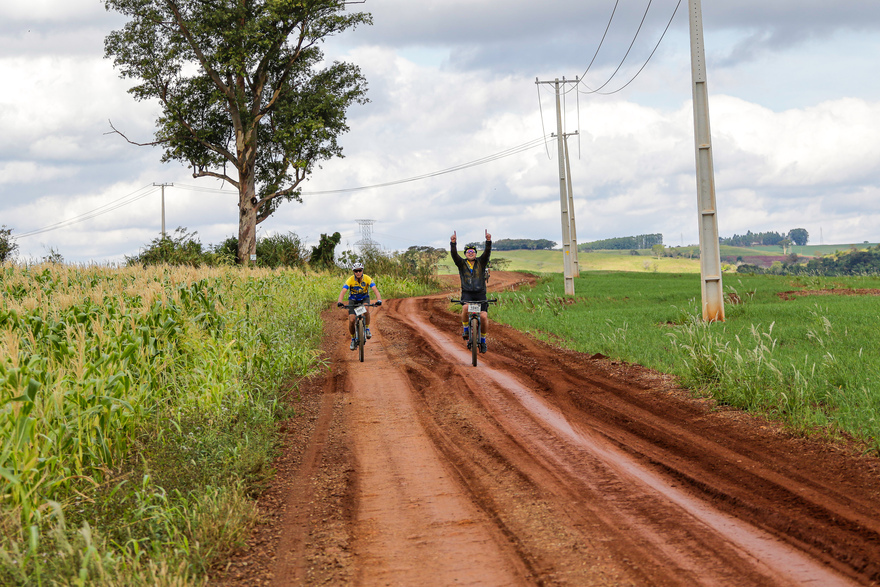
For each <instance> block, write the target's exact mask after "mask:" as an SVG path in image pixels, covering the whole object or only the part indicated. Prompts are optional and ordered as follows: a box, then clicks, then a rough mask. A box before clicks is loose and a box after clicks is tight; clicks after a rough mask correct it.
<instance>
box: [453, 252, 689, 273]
mask: <svg viewBox="0 0 880 587" xmlns="http://www.w3.org/2000/svg"><path fill="white" fill-rule="evenodd" d="M492 259H494V260H499V259H504V260H506V261H509V264H508V265H507V266H506V267H505V270H507V271H528V272H532V273H562V251H547V250H544V251H528V250H515V251H493V252H492ZM578 262H579V264H580V267H581V271H641V272H656V271H659V272H667V273H668V272H681V273H699V272H700V261H699V260H698V259H687V258H683V257H661V258H659V259H657V258H656V257H654V256H652V255H651V251H649V250H642V251H639V254H638V255H632V254H631V253H630V252H629V251H594V252H591V253H584V252H581V253H579V255H578ZM439 270H440V273H441V274H454V273H456V270H455V265H454V264H453V263H452V259H451V258H450V256H449V255H448V254H447V255H446V257H445V258H444V259H441V260H440V265H439Z"/></svg>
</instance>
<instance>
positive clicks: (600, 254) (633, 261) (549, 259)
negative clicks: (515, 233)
mask: <svg viewBox="0 0 880 587" xmlns="http://www.w3.org/2000/svg"><path fill="white" fill-rule="evenodd" d="M869 246H876V245H874V244H868V243H865V244H855V245H807V246H804V247H792V248H791V251H792V252H794V253H797V254H798V255H801V256H807V257H814V256H818V255H825V254H828V253H833V252H835V251H845V250H847V249H849V248H851V247H857V248H860V249H863V248H867V247H869ZM669 249H673V250H677V251H680V252H681V253H683V254H693V253H696V252H698V251H699V247H697V246H687V247H669ZM638 253H639V254H638V255H633V254H631V253H630V251H628V250H615V251H592V252H589V253H585V252H580V253H579V255H578V262H579V264H580V268H581V271H638V272H643V273H699V272H700V261H699V259H690V258H686V257H661V258H659V259H658V258H656V257H654V256H653V255H652V254H651V251H650V250H649V249H643V250H639V251H638ZM720 253H721V257H722V258H727V257H750V256H767V255H771V256H778V257H779V260H780V261H782V260H783V259H785V257H786V255H784V254H783V253H782V249H781V248H780V247H765V246H755V247H749V248H746V247H729V246H727V245H722V246H721V249H720ZM492 258H493V259H505V260H507V261H509V264H508V265H507V267H506V269H507V270H509V271H530V272H533V273H562V251H560V250H552V251H546V250H544V251H529V250H515V251H493V252H492ZM723 265H724V268H725V269H724V270H725V271H729V272H731V273H734V272H735V271H734V268H733V267H732V266H731V265H727V264H723ZM439 271H440V273H441V274H445V275H448V274H453V273H455V266H454V265H453V263H452V259H451V258H450V256H449V255H448V254H447V255H446V257H445V258H444V259H441V261H440V265H439Z"/></svg>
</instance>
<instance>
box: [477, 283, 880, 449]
mask: <svg viewBox="0 0 880 587" xmlns="http://www.w3.org/2000/svg"><path fill="white" fill-rule="evenodd" d="M725 289H726V294H727V295H726V299H727V303H726V305H725V310H726V316H727V321H726V322H724V323H719V322H716V323H711V324H709V323H705V322H703V320H702V317H701V310H700V307H699V304H698V299H699V296H700V280H699V275H687V274H684V275H682V274H663V273H623V272H619V273H604V272H582V273H581V277H580V278H577V279H575V291H576V292H578V295H577V296H576V297H575V298H572V299H565V298H563V297H562V296H561V295H560V294H559V292H562V291H563V290H564V286H563V283H562V276H561V275H550V276H546V277H545V278H544V281H543V282H541V283H540V284H539V285H538V286H536V287H535V288H533V289H531V290H529V291H520V292H510V293H508V292H505V293H500V294H499V297H500V298H501V299H502V302H503V303H501V304H498V306H497V307H496V308H494V309H493V318H494V319H496V320H499V321H501V322H504V323H506V324H509V325H511V326H513V327H515V328H518V329H522V330H526V331H529V332H532V333H534V334H536V335H537V336H539V337H542V338H546V339H548V340H552V341H554V342H555V343H558V342H559V341H563V344H565V345H566V346H569V347H571V348H573V349H575V350H579V351H581V352H585V353H589V354H594V353H601V354H603V355H606V356H609V357H613V358H615V359H620V360H626V361H631V362H635V363H639V364H642V365H645V366H647V367H650V368H654V369H657V370H659V371H663V372H666V373H672V374H675V375H678V376H680V377H681V379H682V382H683V383H685V384H686V385H687V386H689V387H690V388H692V389H693V390H694V391H695V392H696V393H699V394H705V395H709V396H711V397H713V398H715V399H716V400H717V401H719V402H721V403H724V404H729V405H733V406H736V407H740V408H743V409H747V410H754V411H758V412H761V413H764V414H767V415H768V416H770V417H773V418H777V419H779V420H781V421H783V422H785V423H787V424H788V425H789V426H791V427H792V428H793V429H795V430H799V431H803V432H811V431H819V432H820V433H823V434H831V435H833V434H836V433H844V434H848V435H851V436H852V437H855V438H857V439H860V440H861V441H863V442H864V443H865V445H866V446H867V447H868V448H869V449H871V450H873V451H875V452H880V389H878V387H877V384H876V382H877V381H878V380H880V356H878V355H877V353H876V352H873V350H874V349H875V348H876V332H877V331H878V329H880V314H878V313H877V310H876V304H877V301H876V300H877V298H876V296H872V295H823V296H821V297H817V296H810V295H805V296H792V295H790V294H788V295H785V296H782V295H780V294H782V293H784V292H790V291H792V290H794V291H798V290H810V291H815V290H826V291H828V290H832V291H833V290H843V291H842V292H841V293H844V294H846V293H854V292H853V291H852V290H862V289H867V290H872V289H880V277H878V276H877V275H876V274H874V275H872V276H862V277H835V278H827V277H822V276H817V275H804V276H795V277H785V276H773V275H760V276H759V275H738V276H737V278H736V282H735V284H734V286H733V287H732V286H731V285H730V284H728V285H727V286H726V288H725Z"/></svg>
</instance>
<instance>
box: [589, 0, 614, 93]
mask: <svg viewBox="0 0 880 587" xmlns="http://www.w3.org/2000/svg"><path fill="white" fill-rule="evenodd" d="M619 4H620V0H616V1H615V2H614V9H613V10H612V11H611V16H610V17H609V18H608V24H607V25H605V32H604V33H602V39H601V40H600V41H599V46H598V47H596V52H595V53H593V58H592V59H590V64H589V65H587V68H586V69H585V70H584V73H583V75H581V79H584V77H585V76H586V75H587V72H589V71H590V69H591V68H592V67H593V63H594V62H595V61H596V57H598V56H599V51H600V50H601V49H602V45H603V44H604V43H605V37H607V36H608V30H609V29H610V28H611V22H612V21H613V20H614V15H615V14H616V13H617V6H618V5H619Z"/></svg>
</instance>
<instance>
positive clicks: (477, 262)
mask: <svg viewBox="0 0 880 587" xmlns="http://www.w3.org/2000/svg"><path fill="white" fill-rule="evenodd" d="M449 252H450V254H451V255H452V262H453V263H455V266H456V267H458V275H459V277H460V278H461V291H462V293H464V292H469V293H482V294H484V296H483V297H484V298H485V293H486V276H487V275H488V270H487V267H488V265H489V256H490V255H491V254H492V241H486V249H485V250H484V251H483V254H482V255H480V256H479V257H477V258H475V259H474V262H473V265H471V263H470V262H469V261H468V260H467V259H463V258H462V257H461V256H460V255H459V254H458V250H457V249H456V247H455V243H453V242H450V243H449Z"/></svg>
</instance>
